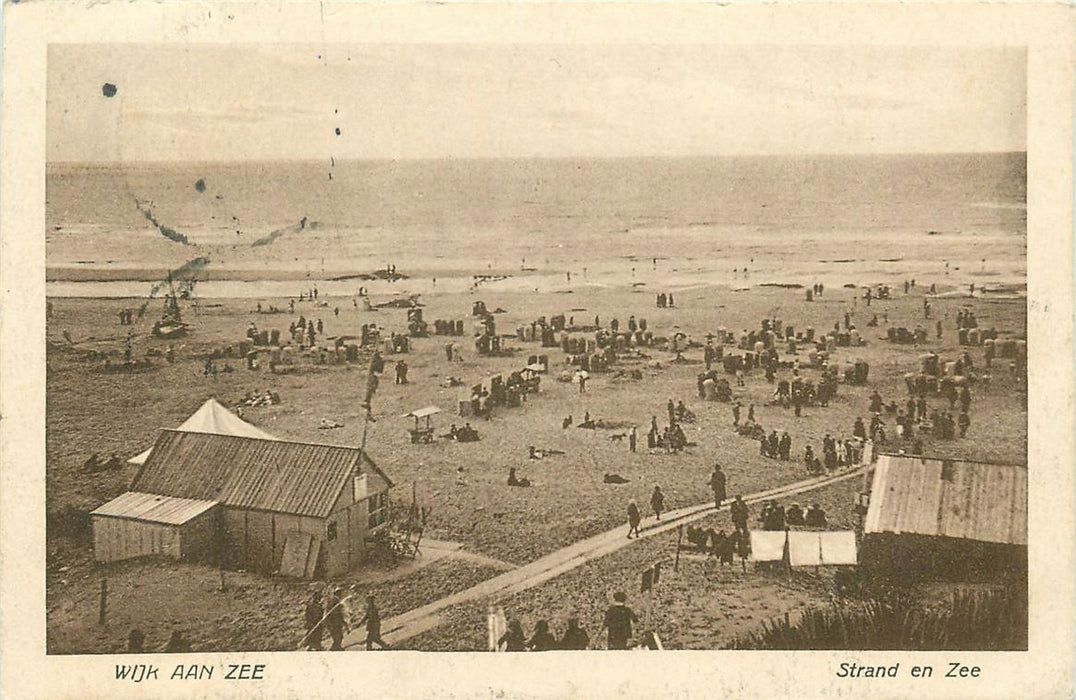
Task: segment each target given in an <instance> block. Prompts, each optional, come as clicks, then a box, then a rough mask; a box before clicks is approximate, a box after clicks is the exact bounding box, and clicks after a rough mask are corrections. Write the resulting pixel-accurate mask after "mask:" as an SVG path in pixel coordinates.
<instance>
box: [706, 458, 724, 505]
mask: <svg viewBox="0 0 1076 700" xmlns="http://www.w3.org/2000/svg"><path fill="white" fill-rule="evenodd" d="M725 481H726V479H725V472H723V471H721V465H720V464H715V465H714V471H713V473H712V474H710V490H711V491H713V492H714V507H715V508H720V507H721V503H722V501H724V500H725V498H726V495H727V494H726V493H725Z"/></svg>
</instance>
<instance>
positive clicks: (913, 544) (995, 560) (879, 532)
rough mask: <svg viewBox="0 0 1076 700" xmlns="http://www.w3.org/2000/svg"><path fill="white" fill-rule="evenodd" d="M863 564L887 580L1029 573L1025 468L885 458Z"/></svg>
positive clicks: (877, 475) (873, 495) (875, 485)
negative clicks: (893, 576) (884, 576)
mask: <svg viewBox="0 0 1076 700" xmlns="http://www.w3.org/2000/svg"><path fill="white" fill-rule="evenodd" d="M863 533H864V541H863V546H862V548H861V551H860V554H861V561H862V562H863V563H864V565H866V566H867V567H868V568H870V569H872V570H873V571H875V572H877V573H882V574H885V575H898V576H902V577H905V578H943V579H953V580H983V579H991V578H995V577H996V576H997V575H1006V574H1010V573H1020V572H1023V571H1026V567H1027V467H1025V466H1022V465H1011V464H991V463H984V462H971V461H961V460H949V459H937V458H929V457H920V456H909V455H892V454H882V455H879V456H878V460H877V463H876V464H875V467H874V478H873V481H872V485H871V491H870V503H869V505H868V508H867V514H866V518H865V520H864V527H863Z"/></svg>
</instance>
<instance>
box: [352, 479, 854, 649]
mask: <svg viewBox="0 0 1076 700" xmlns="http://www.w3.org/2000/svg"><path fill="white" fill-rule="evenodd" d="M861 473H862V468H857V469H853V470H851V471H844V472H840V473H837V474H831V475H826V476H819V477H814V478H811V479H805V480H803V481H797V482H795V483H792V484H787V485H785V486H781V487H778V488H774V489H769V490H767V491H760V492H758V493H754V494H751V495H749V496H745V497H744V501H745V502H746V503H758V502H761V501H765V500H768V499H771V498H783V497H786V496H791V495H793V494H797V493H803V492H805V491H812V490H814V489H817V488H821V487H823V486H828V485H830V484H834V483H837V482H840V481H844V480H846V479H851V478H854V477H856V476H859V475H860V474H861ZM729 503H731V501H729ZM728 507H729V505H728V504H726V505H722V507H721V509H720V510H727V509H728ZM714 512H716V511H715V509H714V506H713V505H710V504H704V505H697V506H690V507H687V508H681V509H678V510H673V511H669V512H668V513H666V514H665V518H663V519H662V520H661V521H660V522H657V523H656V522H654V521H652V520H649V522H650V523H652V524H650V525H649V526H647V527H644V528H643V529H642V531H641V537H651V536H653V535H657V534H660V533H663V532H667V531H669V530H671V529H673V528H675V527H678V526H680V525H684V524H687V523H691V522H695V521H696V520H701V519H702V518H704V517H706V516H708V515H711V514H712V513H714ZM633 541H636V540H629V539H627V537H625V528H624V527H617V528H615V529H613V530H609V531H607V532H603V533H601V534H598V535H595V536H593V537H590V538H588V539H585V540H580V541H579V542H576V543H575V544H572V545H570V546H568V547H564V548H563V549H559V550H557V551H555V552H553V553H551V554H547V555H546V556H544V557H541V558H539V559H536V560H534V561H532V562H531V563H529V564H526V565H524V566H520V567H518V568H515V569H512V570H510V571H507V572H505V573H503V574H501V575H499V576H494V577H493V578H490V579H487V580H485V581H483V582H481V583H479V584H477V585H475V586H472V587H471V588H468V589H466V590H463V591H460V592H458V593H454V594H452V595H450V596H446V597H444V598H441V599H440V600H437V601H434V602H433V603H430V604H428V605H424V606H422V607H420V608H415V609H414V610H410V611H408V612H406V613H403V614H402V615H397V616H395V617H391V618H388V619H386V620H384V621H383V622H382V623H381V631H382V637H383V638H384V640H385V641H386V642H388V643H389V644H390V645H391V644H397V643H399V642H401V641H403V640H406V639H410V638H411V637H414V636H416V635H419V634H421V633H423V632H426V631H428V630H431V629H433V628H435V627H437V626H438V625H440V624H441V618H440V615H439V613H440V612H441V611H443V610H445V609H447V608H450V607H452V606H454V605H459V604H460V603H468V602H471V601H474V600H479V599H483V598H492V597H493V596H505V595H511V594H513V593H518V592H519V591H524V590H527V589H528V588H533V587H535V586H537V585H540V584H542V583H544V582H546V581H548V580H549V579H551V578H554V577H556V576H559V575H560V574H562V573H564V572H566V571H570V570H571V569H574V568H575V567H577V566H580V565H582V564H585V563H586V562H588V561H591V560H594V559H597V558H599V557H602V556H605V555H606V554H609V553H611V552H615V551H616V550H618V549H621V548H623V547H626V546H627V545H629V544H631V543H632V542H633ZM365 639H366V631H365V630H364V629H358V630H355V631H354V632H352V633H351V634H349V635H348V636H347V637H346V638H345V639H344V646H345V647H346V648H348V649H354V650H358V649H360V648H362V643H363V642H364V640H365Z"/></svg>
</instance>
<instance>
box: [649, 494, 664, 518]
mask: <svg viewBox="0 0 1076 700" xmlns="http://www.w3.org/2000/svg"><path fill="white" fill-rule="evenodd" d="M650 509H651V510H653V511H654V519H655V520H661V511H663V510H665V494H663V493H662V492H661V487H660V486H655V487H654V492H653V493H651V494H650Z"/></svg>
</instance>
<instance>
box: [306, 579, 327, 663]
mask: <svg viewBox="0 0 1076 700" xmlns="http://www.w3.org/2000/svg"><path fill="white" fill-rule="evenodd" d="M324 614H325V606H323V605H322V604H321V591H314V592H313V593H312V594H311V595H310V600H308V601H307V602H306V612H305V616H304V617H305V618H306V648H307V650H309V651H321V650H322V646H321V638H322V636H324V634H325V627H324V626H323V624H322V622H321V618H322V616H323V615H324Z"/></svg>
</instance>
